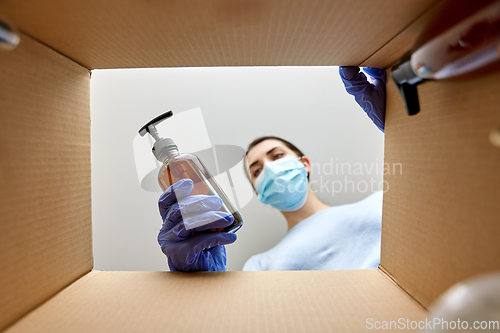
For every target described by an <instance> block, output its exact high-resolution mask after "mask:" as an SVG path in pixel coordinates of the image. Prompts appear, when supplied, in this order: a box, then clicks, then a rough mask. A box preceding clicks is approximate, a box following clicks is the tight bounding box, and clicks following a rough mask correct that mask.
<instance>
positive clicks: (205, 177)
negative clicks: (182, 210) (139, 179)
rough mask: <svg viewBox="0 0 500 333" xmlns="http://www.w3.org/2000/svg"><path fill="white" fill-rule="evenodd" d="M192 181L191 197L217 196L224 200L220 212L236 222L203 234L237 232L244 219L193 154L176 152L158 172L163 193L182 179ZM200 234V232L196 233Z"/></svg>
mask: <svg viewBox="0 0 500 333" xmlns="http://www.w3.org/2000/svg"><path fill="white" fill-rule="evenodd" d="M186 178H188V179H191V180H192V181H193V185H194V186H193V190H192V191H191V193H190V194H189V195H215V196H218V197H219V198H221V199H222V207H221V208H220V209H219V211H223V212H227V213H229V214H231V215H232V216H233V217H234V222H233V223H232V224H231V225H230V226H228V227H225V228H211V229H209V230H204V231H201V232H210V231H226V232H235V231H236V230H238V229H239V228H240V227H241V226H242V224H243V219H242V217H241V215H240V214H239V212H238V211H237V210H236V209H235V208H234V207H233V205H232V204H231V202H230V201H229V199H228V198H227V196H226V195H225V193H224V192H223V191H222V189H221V187H220V186H219V184H217V182H216V181H215V179H214V178H213V176H212V175H211V174H210V172H209V171H208V169H207V168H206V167H205V166H204V165H203V163H202V162H201V160H200V159H199V158H198V157H196V156H195V155H193V154H178V153H177V152H174V153H173V154H171V156H170V157H167V158H166V160H165V162H164V164H163V166H162V167H161V169H160V171H159V172H158V183H159V184H160V187H161V189H162V190H163V191H165V190H166V189H167V188H168V187H170V186H171V185H172V184H175V183H176V182H178V181H179V180H181V179H186ZM196 233H199V232H196Z"/></svg>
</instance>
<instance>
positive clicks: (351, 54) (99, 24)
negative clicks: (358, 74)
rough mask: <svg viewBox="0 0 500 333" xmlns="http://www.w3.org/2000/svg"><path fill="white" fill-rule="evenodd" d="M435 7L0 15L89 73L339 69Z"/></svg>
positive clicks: (265, 4)
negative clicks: (224, 68) (239, 68)
mask: <svg viewBox="0 0 500 333" xmlns="http://www.w3.org/2000/svg"><path fill="white" fill-rule="evenodd" d="M436 1H437V0H413V1H401V0H372V1H366V0H350V1H345V0H336V1H332V0H313V1H311V0H299V1H288V0H252V1H248V0H193V1H158V0H156V1H136V0H111V1H101V0H91V1H70V0H52V1H42V0H27V1H13V0H7V1H2V2H0V12H2V13H3V14H4V15H7V16H9V17H10V18H11V19H12V20H13V21H14V22H15V23H16V24H17V25H18V26H19V27H20V28H21V29H22V30H23V31H25V32H26V33H28V34H30V35H31V36H34V37H35V38H37V39H39V40H41V41H43V42H44V43H46V44H47V45H50V46H51V47H52V48H54V49H56V50H58V51H59V52H61V53H63V54H65V55H67V56H68V57H70V58H72V59H74V60H75V61H77V62H78V63H80V64H82V65H83V66H85V67H87V68H89V69H95V68H121V67H129V68H135V67H186V66H303V65H346V66H347V65H358V64H360V63H361V62H363V61H364V60H365V59H367V58H369V57H370V56H371V55H372V54H373V53H375V52H376V51H377V50H378V49H379V48H380V47H381V46H383V45H384V44H386V43H387V42H389V41H390V40H391V39H393V38H394V37H395V36H396V35H397V34H398V33H399V32H401V31H402V30H403V29H404V28H405V27H406V26H407V25H409V24H410V23H411V22H413V21H414V20H415V19H416V18H417V17H419V15H421V14H422V13H423V12H425V10H426V9H427V8H429V7H430V6H431V5H432V4H433V3H434V2H436ZM386 63H387V62H386V61H385V60H383V59H382V60H380V62H378V61H377V62H375V61H373V62H372V65H373V66H376V65H380V64H386Z"/></svg>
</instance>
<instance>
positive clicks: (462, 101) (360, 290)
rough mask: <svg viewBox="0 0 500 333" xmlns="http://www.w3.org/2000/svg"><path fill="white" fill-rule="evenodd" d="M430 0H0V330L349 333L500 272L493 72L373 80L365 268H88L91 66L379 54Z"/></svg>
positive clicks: (420, 309) (338, 61) (387, 57)
mask: <svg viewBox="0 0 500 333" xmlns="http://www.w3.org/2000/svg"><path fill="white" fill-rule="evenodd" d="M439 5H440V2H439V1H436V0H420V1H399V0H386V1H382V0H377V1H365V0H350V1H327V0H318V1H285V0H270V1H260V0H256V1H248V0H235V1H232V0H231V1H230V0H210V1H206V0H194V1H155V0H153V1H128V0H124V1H118V0H109V1H94V0H92V1H69V0H64V1H63V0H54V1H50V2H46V1H39V0H27V1H24V2H18V1H11V0H4V1H2V2H0V13H2V14H3V15H5V16H7V17H8V18H9V19H11V20H12V22H14V23H15V24H16V25H17V26H18V27H19V28H20V30H21V32H22V33H21V43H20V45H19V46H18V47H17V48H16V49H15V50H14V51H11V52H2V53H0V115H1V118H0V133H1V136H0V138H1V145H0V151H1V155H0V159H1V164H0V166H1V169H0V170H1V173H0V188H1V191H2V192H1V200H0V216H1V229H0V249H1V253H0V258H1V267H2V274H1V275H0V281H1V283H0V288H1V295H2V297H1V303H0V329H2V330H3V329H7V331H9V332H25V331H39V332H112V331H129V332H137V331H144V332H163V331H198V330H199V331H205V332H216V331H248V332H256V331H260V332H275V331H287V332H293V331H323V332H358V331H365V330H366V329H367V326H366V320H367V319H368V318H373V320H378V321H390V320H393V321H396V320H398V319H400V318H404V319H405V320H406V319H408V320H409V321H418V320H421V319H423V317H424V316H425V312H426V311H425V309H426V308H427V307H428V306H429V305H430V304H431V303H432V302H433V301H434V300H435V299H436V298H437V297H438V296H439V295H440V294H441V293H442V292H444V291H445V290H446V289H447V288H449V287H450V286H451V285H453V284H454V283H456V282H457V281H460V280H463V279H465V278H468V277H471V276H474V275H476V274H480V273H483V272H488V271H491V270H495V269H499V268H500V242H499V241H498V236H499V235H500V205H499V199H500V186H499V184H500V172H499V171H500V149H498V148H495V147H493V146H492V145H491V144H490V142H489V141H488V134H489V132H490V130H491V129H492V128H493V127H495V126H499V125H500V111H499V110H500V107H499V104H500V94H499V93H498V91H499V89H500V83H499V80H500V72H498V71H493V72H491V73H488V74H484V75H482V76H478V77H476V78H472V79H468V80H455V81H447V82H445V81H443V82H431V83H426V84H424V85H422V86H420V87H419V93H420V103H421V109H422V111H421V112H420V113H419V114H418V115H416V116H413V117H408V116H407V115H406V112H405V110H404V104H403V102H402V100H401V98H400V96H399V93H398V91H397V89H396V87H395V86H394V85H393V84H392V82H391V81H390V80H388V91H387V111H386V132H385V133H386V134H385V162H386V163H390V164H392V163H401V164H402V165H403V173H402V174H401V175H399V174H396V175H386V176H385V181H387V182H388V184H389V187H390V188H389V191H388V192H387V193H385V195H384V205H383V221H382V257H381V263H380V267H379V269H377V270H356V271H288V272H200V273H193V274H188V273H179V272H104V271H96V270H93V269H92V268H93V261H92V224H91V190H90V167H91V165H90V102H89V96H90V89H89V88H90V80H91V76H90V70H92V69H98V68H101V69H102V68H134V67H169V66H176V67H180V66H276V65H278V66H279V65H293V66H296V65H361V66H373V67H383V68H387V67H390V66H391V65H392V64H393V63H394V61H396V60H397V59H398V58H400V57H401V56H402V55H403V54H404V53H405V52H406V51H407V50H408V49H409V48H410V47H411V46H412V44H413V42H414V41H415V39H416V37H417V36H418V33H419V32H420V31H421V29H422V28H423V27H424V26H425V24H426V23H427V22H428V21H429V20H430V19H431V17H432V14H433V13H434V12H435V11H436V9H437V8H438V7H439Z"/></svg>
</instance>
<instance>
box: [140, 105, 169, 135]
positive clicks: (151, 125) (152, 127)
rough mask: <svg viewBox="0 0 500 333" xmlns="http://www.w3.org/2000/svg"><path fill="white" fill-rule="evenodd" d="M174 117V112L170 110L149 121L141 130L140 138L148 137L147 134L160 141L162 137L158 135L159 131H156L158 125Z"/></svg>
mask: <svg viewBox="0 0 500 333" xmlns="http://www.w3.org/2000/svg"><path fill="white" fill-rule="evenodd" d="M173 115H174V112H172V110H169V111H167V112H165V113H163V114H161V115H159V116H158V117H155V118H153V119H152V120H151V121H149V122H148V123H147V124H146V125H144V126H142V127H141V129H140V130H139V134H140V136H144V135H146V133H149V134H151V136H152V137H153V138H154V139H155V140H156V141H158V140H160V139H161V138H160V135H159V134H158V131H157V130H156V125H158V124H159V123H161V122H162V121H164V120H165V119H168V118H170V117H172V116H173Z"/></svg>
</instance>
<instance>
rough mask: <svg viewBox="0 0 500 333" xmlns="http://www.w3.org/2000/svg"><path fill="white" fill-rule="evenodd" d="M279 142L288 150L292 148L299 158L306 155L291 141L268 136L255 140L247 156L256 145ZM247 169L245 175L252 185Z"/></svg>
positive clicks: (249, 146)
mask: <svg viewBox="0 0 500 333" xmlns="http://www.w3.org/2000/svg"><path fill="white" fill-rule="evenodd" d="M271 139H272V140H278V141H281V142H283V143H284V144H285V146H287V147H288V148H290V150H291V151H293V152H294V153H295V154H297V156H298V157H302V156H304V153H303V152H302V151H301V150H300V149H299V148H297V147H296V146H295V145H294V144H293V143H291V142H289V141H286V140H285V139H282V138H278V137H277V136H273V135H268V136H261V137H260V138H257V139H255V140H253V141H252V142H251V143H250V144H249V145H248V149H247V151H246V153H245V156H247V155H248V152H249V151H250V150H251V149H252V148H253V147H255V146H256V145H258V144H259V143H261V142H262V141H265V140H271ZM244 167H245V175H247V178H248V180H249V181H250V183H252V180H251V178H250V176H249V175H248V172H247V171H246V166H244ZM307 180H308V181H309V173H307ZM252 187H253V184H252Z"/></svg>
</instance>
